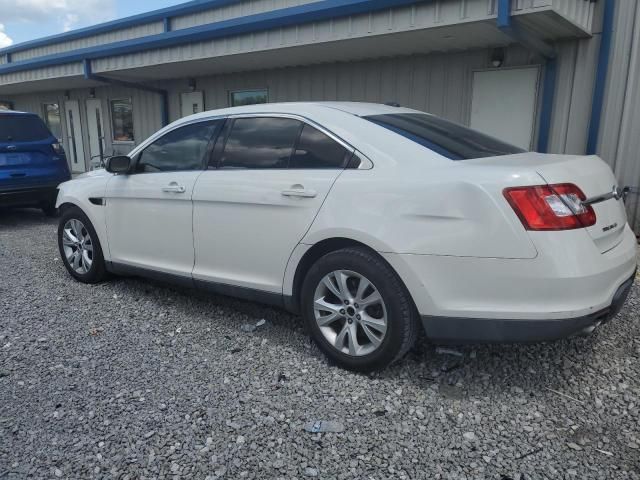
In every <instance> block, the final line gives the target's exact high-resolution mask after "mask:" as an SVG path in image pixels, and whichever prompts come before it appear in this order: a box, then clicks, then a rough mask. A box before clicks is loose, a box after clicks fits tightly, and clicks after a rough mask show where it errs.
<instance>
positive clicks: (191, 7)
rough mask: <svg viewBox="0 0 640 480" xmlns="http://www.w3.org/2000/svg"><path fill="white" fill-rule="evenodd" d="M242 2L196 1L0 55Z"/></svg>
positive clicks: (50, 38)
mask: <svg viewBox="0 0 640 480" xmlns="http://www.w3.org/2000/svg"><path fill="white" fill-rule="evenodd" d="M241 1H242V0H195V1H191V2H187V3H183V4H180V5H176V6H174V7H167V8H162V9H160V10H154V11H152V12H148V13H141V14H139V15H133V16H131V17H126V18H121V19H118V20H113V21H111V22H105V23H101V24H99V25H94V26H92V27H86V28H79V29H77V30H73V31H71V32H65V33H60V34H57V35H50V36H48V37H43V38H38V39H36V40H31V41H28V42H24V43H18V44H16V45H12V46H11V47H6V48H3V49H0V55H2V54H4V53H9V52H21V51H24V50H29V49H32V48H36V47H44V46H47V45H51V44H52V43H59V42H68V41H70V40H76V39H78V38H86V37H90V36H93V35H98V34H100V33H106V32H113V31H115V30H120V29H123V28H129V27H135V26H137V25H144V24H146V23H152V22H157V21H164V19H165V18H167V17H169V18H171V17H177V16H181V15H188V14H190V13H198V12H203V11H205V10H209V9H212V8H218V7H225V6H227V5H232V4H234V3H238V2H241Z"/></svg>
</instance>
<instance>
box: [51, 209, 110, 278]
mask: <svg viewBox="0 0 640 480" xmlns="http://www.w3.org/2000/svg"><path fill="white" fill-rule="evenodd" d="M74 219H75V220H79V221H80V222H82V224H83V225H84V227H85V229H86V231H87V233H88V234H89V236H90V237H91V244H92V245H93V252H92V262H91V267H90V268H89V269H88V270H87V272H86V273H80V272H78V271H76V270H74V268H73V266H72V265H71V264H70V263H69V261H68V260H67V255H66V253H65V250H64V247H63V234H64V227H65V225H66V224H67V222H68V221H69V220H74ZM58 249H59V250H60V257H61V258H62V262H63V263H64V266H65V268H66V269H67V271H68V272H69V273H70V274H71V276H72V277H73V278H75V279H76V280H78V281H80V282H82V283H99V282H101V281H103V280H104V279H105V278H107V271H106V268H105V263H104V256H103V254H102V247H101V245H100V240H99V239H98V235H97V234H96V231H95V229H94V228H93V225H92V224H91V221H90V220H89V217H87V216H86V215H85V214H84V212H83V211H82V210H80V209H79V208H78V207H69V208H66V209H64V211H63V213H62V216H61V217H60V222H59V224H58Z"/></svg>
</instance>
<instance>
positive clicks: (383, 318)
mask: <svg viewBox="0 0 640 480" xmlns="http://www.w3.org/2000/svg"><path fill="white" fill-rule="evenodd" d="M313 310H314V315H315V320H316V323H317V324H318V327H319V328H320V331H321V332H322V334H323V336H324V338H325V339H326V340H327V342H329V344H330V345H332V346H333V347H334V348H335V349H336V350H338V351H340V352H342V353H345V354H347V355H351V356H356V357H360V356H363V355H369V354H370V353H373V352H374V351H375V350H377V349H378V347H380V345H382V341H383V340H384V337H385V335H386V333H387V308H386V306H385V303H384V300H383V299H382V296H381V295H380V292H379V291H378V289H377V288H376V287H375V285H374V284H373V283H372V282H371V281H369V280H368V279H367V278H366V277H364V276H363V275H361V274H359V273H356V272H353V271H350V270H336V271H333V272H331V273H329V274H327V275H325V277H324V278H323V279H322V280H321V281H320V283H319V284H318V286H317V287H316V290H315V294H314V302H313Z"/></svg>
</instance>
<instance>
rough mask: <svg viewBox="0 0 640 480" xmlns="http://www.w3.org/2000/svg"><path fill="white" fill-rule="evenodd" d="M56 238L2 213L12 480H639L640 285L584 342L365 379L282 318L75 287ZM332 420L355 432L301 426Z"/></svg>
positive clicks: (7, 457) (234, 305) (2, 370)
mask: <svg viewBox="0 0 640 480" xmlns="http://www.w3.org/2000/svg"><path fill="white" fill-rule="evenodd" d="M55 235H56V223H55V220H50V219H46V218H44V217H43V216H42V215H41V213H40V212H38V211H36V210H21V211H16V212H12V213H7V212H0V478H1V479H2V480H7V479H10V480H13V479H22V478H69V479H76V478H94V479H116V478H117V479H136V478H154V479H155V478H157V479H168V478H172V479H177V478H198V479H205V478H206V479H211V480H213V479H223V478H224V479H238V478H274V479H294V478H297V479H303V478H321V479H340V480H344V479H367V480H369V479H387V478H393V479H442V480H444V479H455V480H458V479H468V480H471V479H473V480H476V479H496V480H500V479H518V480H523V479H527V480H531V479H570V478H576V479H581V480H583V479H603V480H604V479H606V480H610V479H619V480H623V479H624V480H640V321H639V316H640V288H639V287H638V285H636V286H634V287H633V291H632V293H631V296H630V298H629V301H628V304H627V305H626V306H625V308H624V310H623V311H622V313H621V314H620V315H619V316H618V317H617V318H615V319H614V320H612V321H611V322H610V323H608V324H606V325H603V326H602V327H601V328H599V329H598V330H596V332H595V333H594V334H593V335H592V336H590V337H587V338H574V339H569V340H565V341H561V342H557V343H549V344H538V345H519V346H518V345H492V346H473V347H471V346H469V347H461V348H460V349H456V351H459V352H461V353H462V354H463V355H462V356H458V355H450V354H444V355H440V354H437V353H436V349H435V348H434V347H432V346H429V345H427V344H421V345H419V346H418V347H417V348H416V349H415V350H414V351H413V352H411V353H410V354H409V355H408V356H407V358H405V359H404V360H402V361H401V362H399V363H398V364H396V365H393V366H392V367H391V368H388V369H387V370H384V371H383V372H380V373H376V374H369V375H362V374H355V373H351V372H347V371H344V370H340V369H338V368H336V367H335V366H332V365H331V364H329V363H327V361H326V360H325V358H324V357H323V356H322V355H321V354H320V352H319V351H318V349H317V348H316V347H315V346H314V345H313V344H312V343H311V342H309V339H308V336H307V335H306V334H305V331H304V328H303V326H302V322H301V321H300V319H299V318H297V317H295V316H292V315H289V314H287V313H285V312H283V311H280V310H277V309H274V308H271V307H265V306H260V305H256V304H252V303H247V302H243V301H240V300H234V299H230V298H224V297H217V296H211V295H209V294H206V293H202V292H195V291H187V290H182V289H179V288H174V287H171V286H166V285H162V284H159V283H155V282H151V281H148V280H142V279H137V278H113V279H112V280H110V281H109V282H106V283H102V284H98V285H83V284H81V283H78V282H76V281H74V280H73V279H72V278H71V277H70V276H69V275H68V274H67V272H66V270H65V269H64V267H63V264H62V262H61V261H60V259H59V254H58V251H57V246H56V237H55ZM259 319H260V320H259ZM261 319H264V320H265V324H268V326H269V328H264V325H262V324H261V325H257V324H258V323H260V322H261ZM243 325H252V326H255V327H256V329H255V330H254V331H252V332H251V333H250V334H247V333H245V332H243V331H242V326H243ZM325 420H326V421H330V422H338V423H339V425H340V426H341V427H342V429H341V431H340V432H332V433H322V432H315V433H311V432H306V431H305V426H308V425H309V424H311V425H312V426H313V425H317V424H318V422H319V421H320V422H324V421H325ZM322 425H324V423H322Z"/></svg>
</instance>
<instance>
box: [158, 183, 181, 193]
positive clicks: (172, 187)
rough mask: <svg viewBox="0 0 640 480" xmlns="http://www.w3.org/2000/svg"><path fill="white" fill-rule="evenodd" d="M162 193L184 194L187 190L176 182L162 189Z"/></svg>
mask: <svg viewBox="0 0 640 480" xmlns="http://www.w3.org/2000/svg"><path fill="white" fill-rule="evenodd" d="M162 191H163V192H166V193H184V192H186V191H187V189H186V188H185V187H183V186H182V185H178V184H177V183H176V182H171V183H170V184H169V185H167V186H166V187H162Z"/></svg>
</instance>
